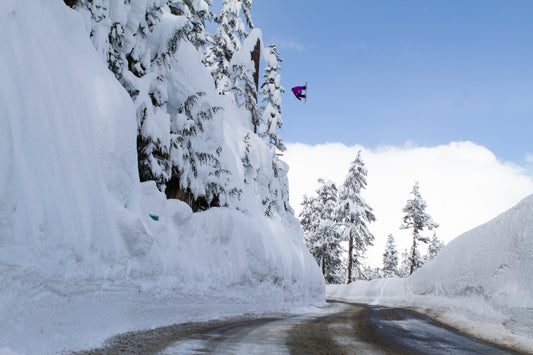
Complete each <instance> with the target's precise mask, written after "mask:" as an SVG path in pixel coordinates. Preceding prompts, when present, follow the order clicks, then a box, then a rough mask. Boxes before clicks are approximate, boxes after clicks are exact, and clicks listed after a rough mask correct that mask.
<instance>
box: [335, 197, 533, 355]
mask: <svg viewBox="0 0 533 355" xmlns="http://www.w3.org/2000/svg"><path fill="white" fill-rule="evenodd" d="M532 255H533V195H530V196H528V197H526V198H525V199H524V200H522V201H521V202H520V203H518V204H517V205H516V206H515V207H513V208H511V209H509V210H508V211H506V212H504V213H503V214H501V215H500V216H498V217H496V218H494V219H493V220H491V221H490V222H488V223H486V224H483V225H481V226H479V227H477V228H475V229H473V230H471V231H469V232H466V233H464V234H462V235H461V236H459V237H457V238H456V239H455V240H453V241H452V242H450V244H448V245H447V246H446V247H445V248H444V249H443V250H442V251H441V252H440V253H439V254H438V255H437V256H436V257H435V258H434V259H433V260H432V261H430V262H429V263H428V264H426V265H424V266H423V267H422V268H421V269H419V270H418V271H416V272H415V273H414V274H413V275H411V276H410V277H408V278H407V279H381V280H373V281H370V282H366V281H358V282H355V283H353V284H350V285H347V286H328V297H329V298H335V299H344V300H351V301H359V302H370V303H379V304H391V305H402V306H414V307H419V308H420V307H427V308H429V309H431V312H434V313H433V314H434V315H435V314H436V315H437V316H439V317H440V318H441V319H442V320H444V321H447V322H449V323H452V324H454V325H456V326H459V327H461V328H462V329H464V330H467V331H470V332H474V333H475V334H476V335H478V336H484V337H487V338H489V339H490V340H494V339H497V340H498V341H501V342H502V343H504V344H506V345H514V346H517V347H518V348H519V349H522V350H525V351H533V343H532V342H531V341H529V340H528V339H531V334H532V333H533V321H532V319H533V318H532V316H533V257H532Z"/></svg>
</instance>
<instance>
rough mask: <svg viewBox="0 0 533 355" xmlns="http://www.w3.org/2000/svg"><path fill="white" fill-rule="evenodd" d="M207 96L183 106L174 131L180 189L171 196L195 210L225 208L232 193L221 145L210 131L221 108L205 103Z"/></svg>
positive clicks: (175, 174)
mask: <svg viewBox="0 0 533 355" xmlns="http://www.w3.org/2000/svg"><path fill="white" fill-rule="evenodd" d="M204 95H205V93H202V92H199V93H196V94H195V95H191V96H190V97H189V98H188V99H187V100H186V101H185V102H184V103H183V104H182V105H181V107H180V108H179V111H178V114H177V115H175V116H174V117H173V122H172V131H171V141H172V149H171V160H172V180H173V181H179V190H176V189H173V191H171V192H167V196H168V194H169V193H172V194H178V193H179V194H180V195H179V196H177V197H179V198H180V199H182V200H184V201H186V202H187V203H188V204H189V205H191V207H193V209H194V210H197V209H205V208H208V207H210V206H213V205H214V206H220V205H225V203H226V201H227V197H228V193H229V192H230V191H228V189H227V184H228V175H229V171H227V170H224V169H223V168H222V165H221V163H220V160H219V158H220V153H221V148H220V145H218V144H217V142H216V140H214V139H213V137H211V136H210V135H209V132H208V131H207V130H206V128H207V125H208V123H209V121H211V120H212V119H213V117H214V116H215V115H216V113H217V112H218V111H220V108H219V107H212V106H210V105H208V104H207V103H206V102H203V103H201V102H200V100H201V98H202V97H203V96H204ZM215 147H216V148H215ZM234 192H235V191H234ZM169 197H176V196H169Z"/></svg>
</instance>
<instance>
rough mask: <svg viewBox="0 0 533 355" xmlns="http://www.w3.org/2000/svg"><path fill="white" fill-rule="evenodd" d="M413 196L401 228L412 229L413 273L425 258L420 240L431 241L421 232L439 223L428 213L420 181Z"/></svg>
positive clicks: (406, 206)
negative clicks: (421, 254)
mask: <svg viewBox="0 0 533 355" xmlns="http://www.w3.org/2000/svg"><path fill="white" fill-rule="evenodd" d="M411 194H412V195H413V198H412V199H410V200H407V204H406V205H405V207H404V208H403V210H402V211H403V212H404V213H405V215H404V217H403V224H402V225H401V226H400V229H412V230H413V232H412V235H413V244H412V246H411V252H410V257H409V264H410V265H409V274H412V273H413V272H414V271H416V269H418V268H419V267H420V266H422V264H423V259H422V258H421V256H420V253H419V251H418V248H417V244H418V242H422V243H425V244H427V243H428V242H429V238H428V237H424V236H423V235H422V234H421V233H422V231H423V230H424V229H426V228H427V229H429V230H433V229H435V228H437V227H438V226H439V225H438V224H437V223H435V222H434V221H433V218H431V216H430V215H429V214H428V213H426V211H425V210H426V201H425V200H424V199H422V196H421V195H420V191H419V186H418V182H415V184H414V186H413V190H412V191H411Z"/></svg>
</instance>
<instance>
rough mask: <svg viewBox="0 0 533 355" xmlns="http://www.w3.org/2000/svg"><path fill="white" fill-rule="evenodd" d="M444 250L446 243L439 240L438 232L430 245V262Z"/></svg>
mask: <svg viewBox="0 0 533 355" xmlns="http://www.w3.org/2000/svg"><path fill="white" fill-rule="evenodd" d="M442 248H444V243H443V242H441V241H440V240H439V238H437V232H433V237H432V238H431V240H430V242H429V245H428V257H427V259H428V261H429V260H431V259H433V258H434V257H435V256H437V254H438V253H439V252H440V251H441V250H442Z"/></svg>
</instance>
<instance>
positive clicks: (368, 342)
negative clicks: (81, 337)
mask: <svg viewBox="0 0 533 355" xmlns="http://www.w3.org/2000/svg"><path fill="white" fill-rule="evenodd" d="M158 353H159V354H162V355H174V354H211V353H214V354H512V353H513V352H512V351H511V350H507V349H504V348H501V347H498V346H496V345H493V344H490V343H486V342H483V341H481V340H477V339H474V338H471V337H468V336H467V335H464V334H461V333H459V332H458V331H456V330H454V329H452V328H449V327H447V326H445V325H443V324H440V323H438V322H435V321H433V320H431V319H430V318H428V317H425V316H423V315H421V314H419V313H416V312H413V311H410V310H406V309H401V308H387V307H381V306H369V305H363V304H347V303H341V302H329V304H328V306H327V307H325V308H323V309H320V310H317V312H316V313H311V314H305V315H297V316H294V315H293V316H289V317H284V318H269V319H257V320H252V321H245V322H237V323H234V324H228V325H224V326H222V327H219V328H216V329H211V330H209V331H206V332H200V333H196V334H192V335H190V336H187V337H186V338H185V339H183V340H180V341H177V342H175V343H173V344H172V345H170V346H168V347H167V348H165V349H164V350H162V351H160V352H158Z"/></svg>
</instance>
